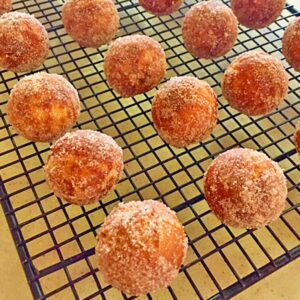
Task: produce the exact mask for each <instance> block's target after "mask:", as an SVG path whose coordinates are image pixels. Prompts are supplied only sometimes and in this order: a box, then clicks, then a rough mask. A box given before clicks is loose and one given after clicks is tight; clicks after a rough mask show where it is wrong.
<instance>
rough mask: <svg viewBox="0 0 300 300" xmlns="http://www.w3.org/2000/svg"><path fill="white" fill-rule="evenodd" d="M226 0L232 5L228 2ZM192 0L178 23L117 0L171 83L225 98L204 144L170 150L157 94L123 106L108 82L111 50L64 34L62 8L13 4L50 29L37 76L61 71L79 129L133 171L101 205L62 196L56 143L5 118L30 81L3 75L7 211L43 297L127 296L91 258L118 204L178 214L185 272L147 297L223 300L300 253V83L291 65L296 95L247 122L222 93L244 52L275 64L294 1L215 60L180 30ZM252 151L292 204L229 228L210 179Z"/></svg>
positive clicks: (127, 26) (2, 168) (1, 168)
mask: <svg viewBox="0 0 300 300" xmlns="http://www.w3.org/2000/svg"><path fill="white" fill-rule="evenodd" d="M225 2H226V3H228V1H225ZM193 4H194V0H192V1H189V2H188V3H185V4H184V5H182V7H181V8H180V10H179V11H178V12H176V13H174V14H173V15H172V16H167V17H161V18H157V17H154V16H152V15H150V14H148V13H146V12H145V11H144V10H143V9H142V8H141V7H140V6H138V5H137V3H136V2H131V0H129V1H122V0H121V1H118V3H117V7H118V10H119V13H120V16H121V29H120V31H119V36H122V35H126V34H131V33H135V32H142V33H144V34H146V35H148V36H151V37H153V38H154V39H156V40H157V41H159V42H160V43H161V45H162V47H163V48H164V50H165V52H166V56H167V60H168V65H169V68H168V72H167V76H166V79H167V78H170V77H171V76H175V75H187V74H189V75H194V76H197V77H198V78H201V79H204V80H207V81H208V82H209V83H210V84H211V86H212V87H213V88H214V90H215V91H216V93H217V94H218V99H219V104H220V113H219V124H218V127H217V128H216V129H215V131H214V132H213V135H212V136H211V137H210V138H209V139H208V140H206V141H205V142H204V143H202V144H201V145H195V146H192V147H189V148H188V149H182V150H177V149H174V148H171V147H169V146H167V145H165V143H164V142H163V141H162V140H161V139H160V138H159V137H158V135H157V133H156V131H155V130H154V128H153V125H152V121H151V116H150V110H151V99H152V97H153V95H154V93H155V91H151V92H149V93H147V94H144V95H139V96H136V97H133V98H126V99H121V98H120V97H118V95H116V94H115V93H114V91H112V90H111V89H110V88H109V86H108V85H107V83H106V81H105V79H104V75H103V65H102V63H103V55H104V54H105V52H106V50H107V48H106V47H101V48H100V49H98V50H95V49H83V48H80V47H79V46H78V44H77V43H76V42H74V41H73V40H72V39H71V38H70V37H69V36H68V35H67V34H66V33H65V31H64V29H63V26H62V23H61V7H62V2H61V1H58V0H56V1H45V0H36V1H33V0H27V1H14V10H19V11H26V12H29V13H31V14H34V15H35V16H36V17H37V18H38V19H39V20H40V21H41V22H42V23H43V24H44V25H45V26H46V28H47V30H48V32H49V36H50V43H51V53H50V55H49V58H48V60H47V61H46V62H45V64H44V66H43V67H41V68H40V70H46V71H47V72H49V73H59V74H63V75H64V76H65V77H66V78H67V79H68V80H70V81H71V82H72V83H73V85H74V86H75V87H76V88H77V89H78V91H79V93H80V96H81V100H82V101H81V103H82V112H81V115H80V119H79V121H78V123H77V126H76V127H78V128H82V129H87V128H89V129H95V130H101V131H102V132H104V133H106V134H109V135H111V136H113V137H114V138H115V139H116V141H117V142H118V144H119V145H120V146H122V148H123V150H124V157H125V174H124V176H123V179H122V180H121V182H120V183H119V185H118V186H117V189H116V191H115V192H113V193H111V194H110V195H109V197H107V198H106V199H104V200H103V201H100V202H99V203H97V204H94V205H90V206H85V207H78V206H74V205H69V204H66V203H63V202H62V201H61V200H60V199H57V198H56V197H55V196H54V195H53V193H52V192H51V191H50V190H49V188H48V186H47V185H46V183H45V179H44V174H43V170H42V166H43V165H44V163H45V161H46V159H47V155H48V152H49V144H41V143H32V142H29V141H27V140H25V139H24V138H22V137H20V136H19V135H17V134H16V133H15V132H14V131H13V129H12V128H11V127H10V125H9V124H8V121H7V116H6V113H5V109H6V103H7V100H8V95H9V91H10V89H11V88H12V87H13V85H14V84H15V83H16V82H17V81H18V80H19V79H20V78H21V77H23V75H18V74H13V73H11V72H1V73H0V76H1V82H0V94H1V97H0V101H1V102H0V108H1V115H0V117H1V118H0V149H1V158H0V172H1V176H2V183H1V190H0V192H1V198H2V201H1V204H2V208H3V210H4V213H5V215H6V218H7V222H8V224H9V227H10V229H11V231H12V235H13V238H14V241H15V243H16V247H17V249H18V252H19V255H20V258H21V261H22V264H23V266H24V269H25V272H26V275H27V279H28V281H29V284H30V287H31V290H32V293H33V296H34V298H35V299H59V300H61V299H67V300H70V299H85V300H88V299H107V300H110V299H111V300H118V299H127V298H126V296H125V295H123V294H121V293H120V292H118V291H117V290H115V289H113V288H111V287H110V286H108V285H107V284H106V283H105V282H104V281H103V278H102V277H101V274H100V273H99V271H98V269H97V267H96V261H95V257H94V245H95V235H96V232H97V230H98V229H99V227H100V224H101V223H102V222H103V220H104V218H105V216H106V215H107V214H108V213H109V212H110V211H111V209H112V208H113V207H114V206H115V205H116V204H117V203H119V202H120V201H129V200H139V199H141V200H142V199H149V198H153V199H161V200H162V201H164V202H165V203H166V204H167V205H168V206H170V207H171V208H173V209H174V210H175V211H176V212H177V214H178V216H179V218H180V220H181V222H182V223H183V224H184V226H185V229H186V232H187V234H188V237H189V250H188V255H187V259H186V261H185V265H184V266H183V268H182V270H181V272H180V275H179V277H178V278H177V280H175V282H174V283H173V284H172V285H171V286H170V287H169V288H168V289H164V290H162V291H160V292H158V293H155V294H153V295H147V296H142V297H140V299H157V300H159V299H162V300H168V299H179V300H186V299H188V300H193V299H227V298H230V297H231V296H233V295H235V294H237V293H238V292H240V291H242V290H243V289H245V288H247V287H248V286H250V285H251V284H253V283H255V282H256V281H259V280H261V279H262V278H263V277H265V276H266V275H268V274H270V273H271V272H274V271H276V270H277V269H278V268H280V267H281V266H283V265H285V264H287V263H289V262H290V261H292V260H293V259H295V258H296V257H299V256H300V236H299V233H300V203H299V198H300V197H299V196H300V191H299V188H300V184H299V183H300V176H299V174H300V173H299V158H298V155H297V154H296V151H295V147H294V144H293V138H292V135H293V132H294V126H295V124H296V121H297V119H299V117H300V98H299V97H300V77H299V74H298V73H295V72H294V71H293V70H292V69H291V68H290V67H288V66H287V65H286V67H287V72H288V73H289V76H290V87H289V95H288V96H287V98H286V101H285V103H284V104H283V105H281V107H280V110H276V111H274V112H272V113H271V114H270V115H269V116H267V117H259V118H248V117H246V116H244V115H240V114H238V113H237V112H236V111H234V110H233V109H231V108H230V107H229V106H228V105H227V103H226V101H224V99H223V98H222V97H221V89H220V80H221V77H222V73H223V72H224V70H225V68H226V67H227V65H228V64H229V62H230V61H232V60H233V59H234V57H235V56H237V55H238V54H240V53H242V52H244V51H247V50H252V49H259V48H260V49H263V50H265V51H267V52H269V53H271V54H273V55H274V56H276V57H278V58H279V59H281V60H283V62H284V63H285V64H286V62H285V61H284V59H283V56H282V54H281V37H282V34H283V31H284V28H285V27H286V26H287V24H288V23H289V22H290V21H291V20H292V19H293V18H294V17H295V16H296V15H297V12H296V11H295V10H294V9H293V7H291V6H287V7H286V9H285V10H284V12H283V15H282V16H281V17H280V18H279V19H278V20H277V21H276V22H275V23H274V24H272V25H271V26H270V27H269V28H266V29H263V30H260V31H257V30H248V29H246V28H244V27H240V28H239V31H240V32H239V39H238V41H237V43H236V46H235V48H234V49H233V50H232V51H231V52H230V53H229V54H228V55H226V56H225V57H222V58H220V59H217V60H214V61H205V60H197V59H195V58H193V57H192V56H191V55H190V54H189V53H187V51H186V49H185V48H184V47H183V45H182V38H181V29H180V25H181V22H182V18H183V16H184V15H185V13H186V12H187V10H188V8H189V7H190V6H191V5H193ZM237 146H241V147H249V148H253V149H257V150H259V151H262V152H264V153H266V154H267V155H268V156H270V157H271V158H272V159H274V160H275V161H277V162H279V164H280V165H281V167H282V168H283V169H284V170H285V174H286V177H287V180H288V188H289V198H288V202H287V208H286V210H285V212H284V213H283V215H282V216H281V218H280V220H278V221H277V222H275V223H273V224H271V225H270V226H268V227H266V228H263V229H260V230H257V231H249V230H248V231H246V230H236V229H232V228H228V227H226V226H224V225H222V224H221V223H220V222H219V221H218V220H217V219H216V217H215V216H214V215H213V214H212V213H211V211H210V210H209V207H208V205H207V203H206V201H205V200H204V198H203V174H204V172H205V170H206V169H207V167H208V166H209V165H210V163H211V161H212V159H213V158H215V157H216V156H217V155H218V154H219V153H221V152H223V151H224V150H226V149H229V148H233V147H237Z"/></svg>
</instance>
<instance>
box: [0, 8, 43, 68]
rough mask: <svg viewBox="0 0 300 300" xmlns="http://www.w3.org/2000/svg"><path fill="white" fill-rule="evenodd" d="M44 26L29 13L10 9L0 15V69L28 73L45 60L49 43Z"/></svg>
mask: <svg viewBox="0 0 300 300" xmlns="http://www.w3.org/2000/svg"><path fill="white" fill-rule="evenodd" d="M48 42H49V40H48V34H47V31H46V29H45V27H44V26H43V25H42V24H41V23H40V22H39V21H38V20H37V19H36V18H35V17H34V16H33V15H29V14H26V13H21V12H10V13H6V14H4V15H2V16H1V17H0V68H2V69H5V70H9V71H12V72H29V71H31V70H33V69H35V68H37V67H39V66H40V65H42V64H43V62H44V61H45V60H46V59H47V56H48V51H49V45H48Z"/></svg>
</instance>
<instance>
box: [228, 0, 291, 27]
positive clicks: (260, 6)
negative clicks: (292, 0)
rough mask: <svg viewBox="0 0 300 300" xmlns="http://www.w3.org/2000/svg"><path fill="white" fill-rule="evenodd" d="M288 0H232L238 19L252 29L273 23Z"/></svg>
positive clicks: (232, 6)
mask: <svg viewBox="0 0 300 300" xmlns="http://www.w3.org/2000/svg"><path fill="white" fill-rule="evenodd" d="M285 2H286V0H255V1H253V0H231V8H232V10H233V12H234V14H235V15H236V17H237V19H238V21H239V22H240V23H241V24H242V25H244V26H246V27H248V28H252V29H259V28H264V27H267V26H269V25H270V24H272V23H273V22H274V21H275V20H276V19H277V18H278V17H279V16H280V14H281V12H282V10H283V8H284V5H285Z"/></svg>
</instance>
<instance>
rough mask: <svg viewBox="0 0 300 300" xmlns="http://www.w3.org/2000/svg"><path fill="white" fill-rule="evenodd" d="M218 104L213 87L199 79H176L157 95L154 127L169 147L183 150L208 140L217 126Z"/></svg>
mask: <svg viewBox="0 0 300 300" xmlns="http://www.w3.org/2000/svg"><path fill="white" fill-rule="evenodd" d="M217 117H218V102H217V98H216V95H215V93H214V91H213V90H212V88H211V87H210V86H209V84H208V83H207V82H205V81H203V80H199V79H197V78H195V77H189V76H182V77H172V78H171V79H170V80H169V81H168V82H167V83H165V84H163V85H162V86H161V88H160V89H159V91H158V92H157V93H156V95H155V97H154V99H153V103H152V118H153V123H154V126H155V128H156V130H157V131H158V133H159V135H160V136H161V138H162V139H163V140H164V141H165V142H166V143H168V144H170V145H172V146H174V147H177V148H183V147H187V146H189V145H191V144H194V143H199V142H200V141H202V140H204V139H205V138H207V137H208V136H209V135H210V134H211V133H212V131H213V129H214V128H215V126H216V123H217Z"/></svg>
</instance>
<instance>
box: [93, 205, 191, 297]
mask: <svg viewBox="0 0 300 300" xmlns="http://www.w3.org/2000/svg"><path fill="white" fill-rule="evenodd" d="M186 251H187V238H186V235H185V233H184V230H183V227H182V225H181V224H180V222H179V221H178V219H177V217H176V214H175V213H174V212H173V211H171V210H170V209H169V208H168V207H166V206H165V205H164V204H162V203H160V202H158V201H153V200H146V201H142V202H141V201H132V202H129V203H127V204H120V205H119V206H117V207H116V208H114V209H113V211H112V212H111V213H110V214H109V216H108V217H107V218H106V220H105V221H104V223H103V225H102V226H101V229H100V231H99V234H98V243H97V246H96V254H97V258H98V264H99V269H100V271H101V273H102V274H103V275H104V278H105V280H106V281H107V282H108V283H109V284H111V285H112V286H114V287H116V288H118V289H120V290H121V291H123V292H124V293H126V294H128V295H134V296H137V295H141V294H146V293H149V292H154V291H156V290H158V289H160V288H163V287H166V286H168V285H169V284H170V283H171V281H172V280H173V279H175V278H176V277H177V275H178V270H179V268H180V266H181V264H182V263H183V260H184V257H185V255H186Z"/></svg>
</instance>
